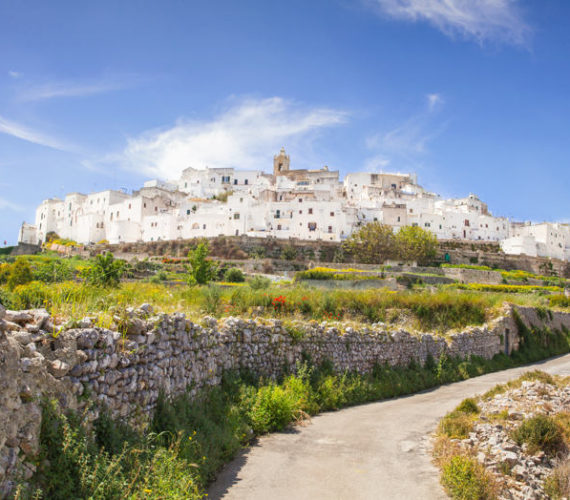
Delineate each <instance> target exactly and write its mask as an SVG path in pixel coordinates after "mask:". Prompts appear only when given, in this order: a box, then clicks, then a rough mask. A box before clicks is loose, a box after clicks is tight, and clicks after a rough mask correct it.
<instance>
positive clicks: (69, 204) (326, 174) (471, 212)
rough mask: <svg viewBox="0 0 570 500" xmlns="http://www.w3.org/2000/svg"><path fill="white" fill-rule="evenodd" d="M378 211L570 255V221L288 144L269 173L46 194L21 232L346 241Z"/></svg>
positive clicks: (24, 236)
mask: <svg viewBox="0 0 570 500" xmlns="http://www.w3.org/2000/svg"><path fill="white" fill-rule="evenodd" d="M372 221H380V222H383V223H385V224H389V225H391V226H393V227H394V228H396V229H398V228H400V227H403V226H406V225H412V226H419V227H421V228H423V229H426V230H429V231H431V232H433V233H434V234H435V235H436V236H437V237H438V238H439V239H457V240H481V241H496V242H501V245H502V248H503V250H504V251H505V252H506V253H514V254H519V253H525V254H527V255H532V256H536V255H538V256H545V257H556V258H559V259H568V257H569V256H570V229H569V227H568V225H563V224H550V223H544V224H535V225H531V224H511V223H510V222H509V221H508V220H507V219H505V218H503V217H494V216H493V215H491V213H490V212H489V211H488V209H487V205H486V204H485V203H483V202H482V201H481V200H480V199H479V198H478V197H477V196H475V195H473V194H470V195H469V196H467V197H466V198H459V199H442V198H441V197H440V196H439V195H437V194H434V193H430V192H427V191H426V190H424V189H423V188H422V187H421V186H419V185H418V183H417V177H416V176H415V175H414V174H399V173H367V172H360V173H350V174H348V175H347V176H346V177H345V179H344V180H343V181H340V179H339V173H338V171H330V170H329V169H328V167H323V168H321V169H315V170H292V169H290V158H289V156H288V155H287V154H286V153H285V150H284V149H281V151H280V153H279V154H278V155H276V156H275V157H274V165H273V173H272V174H268V173H265V172H263V171H262V170H236V169H233V168H206V169H202V170H199V169H194V168H191V167H189V168H186V169H185V170H183V171H182V174H181V176H180V178H179V179H177V180H174V181H168V182H164V181H161V180H150V181H147V182H145V184H144V186H143V187H142V188H141V189H140V190H138V191H135V192H133V193H132V194H126V193H123V192H121V191H112V190H107V191H101V192H98V193H92V194H89V195H84V194H81V193H71V194H69V195H67V196H66V197H65V199H64V200H60V199H49V200H45V201H44V202H42V203H41V205H40V206H39V207H38V208H37V210H36V220H35V225H29V224H24V225H23V226H22V229H21V231H20V238H19V241H22V242H28V243H29V242H35V243H37V242H43V241H45V240H46V237H47V235H48V233H50V232H54V233H57V235H58V236H59V237H61V238H68V239H72V240H75V241H77V242H80V243H96V242H98V241H101V240H107V241H109V242H110V243H119V242H136V241H160V240H172V239H178V238H183V239H188V238H194V237H215V236H219V235H227V236H234V235H244V234H245V235H248V236H258V237H259V236H261V237H273V238H298V239H303V240H326V241H341V240H343V239H344V238H346V237H348V236H349V235H350V234H351V233H352V232H353V231H354V230H355V228H358V227H359V226H361V225H363V224H366V223H368V222H372Z"/></svg>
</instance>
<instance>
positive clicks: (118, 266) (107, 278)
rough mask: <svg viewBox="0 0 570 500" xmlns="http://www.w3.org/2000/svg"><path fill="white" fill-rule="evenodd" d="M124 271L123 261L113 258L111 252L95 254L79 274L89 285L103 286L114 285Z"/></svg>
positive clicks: (117, 283) (116, 284)
mask: <svg viewBox="0 0 570 500" xmlns="http://www.w3.org/2000/svg"><path fill="white" fill-rule="evenodd" d="M124 271H125V261H123V260H118V259H115V257H114V256H113V254H112V253H111V252H105V253H103V254H100V255H96V256H95V258H94V259H93V262H92V263H91V265H90V266H88V267H86V268H85V269H83V270H82V273H81V275H82V276H83V277H84V278H85V281H86V282H87V283H88V284H89V285H93V286H101V287H103V288H108V287H116V286H118V285H119V282H120V281H121V276H122V275H123V273H124Z"/></svg>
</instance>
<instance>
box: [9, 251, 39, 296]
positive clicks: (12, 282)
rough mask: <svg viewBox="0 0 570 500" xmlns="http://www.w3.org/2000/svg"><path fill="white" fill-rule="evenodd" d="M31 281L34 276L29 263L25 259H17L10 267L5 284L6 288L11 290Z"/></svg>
mask: <svg viewBox="0 0 570 500" xmlns="http://www.w3.org/2000/svg"><path fill="white" fill-rule="evenodd" d="M33 279H34V276H33V273H32V268H31V266H30V263H29V262H28V261H27V260H26V259H24V258H22V257H18V258H17V259H16V262H14V263H13V264H12V265H11V266H10V270H9V272H8V277H7V280H6V283H7V284H8V288H9V289H10V290H13V289H14V288H15V287H17V286H18V285H25V284H26V283H29V282H30V281H32V280H33Z"/></svg>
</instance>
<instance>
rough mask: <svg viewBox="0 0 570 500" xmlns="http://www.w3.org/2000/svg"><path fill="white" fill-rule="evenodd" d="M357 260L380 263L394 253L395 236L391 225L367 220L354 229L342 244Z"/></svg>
mask: <svg viewBox="0 0 570 500" xmlns="http://www.w3.org/2000/svg"><path fill="white" fill-rule="evenodd" d="M343 246H344V249H345V250H346V251H347V252H349V253H350V254H351V255H352V256H353V257H354V258H355V259H356V260H357V261H358V262H363V263H365V264H381V263H382V262H384V261H385V260H387V259H391V258H393V257H394V256H395V254H396V238H395V236H394V231H393V230H392V227H391V226H388V225H386V224H381V223H380V222H369V223H368V224H366V225H365V226H362V227H361V228H360V229H359V230H358V231H355V232H354V233H352V234H351V235H350V237H349V238H348V239H347V240H346V241H345V242H344V244H343Z"/></svg>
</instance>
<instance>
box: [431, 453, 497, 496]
mask: <svg viewBox="0 0 570 500" xmlns="http://www.w3.org/2000/svg"><path fill="white" fill-rule="evenodd" d="M441 482H442V484H443V486H444V487H445V489H446V490H447V492H448V493H449V496H451V498H454V499H461V500H485V499H491V498H495V497H496V493H495V488H494V487H493V483H492V480H491V478H490V476H489V474H488V473H487V472H486V471H485V468H484V467H483V466H482V465H481V464H479V463H478V462H477V461H476V460H474V459H473V458H471V457H468V456H465V455H455V456H453V457H452V458H451V459H450V460H449V462H448V463H446V464H445V465H444V466H443V472H442V476H441Z"/></svg>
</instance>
